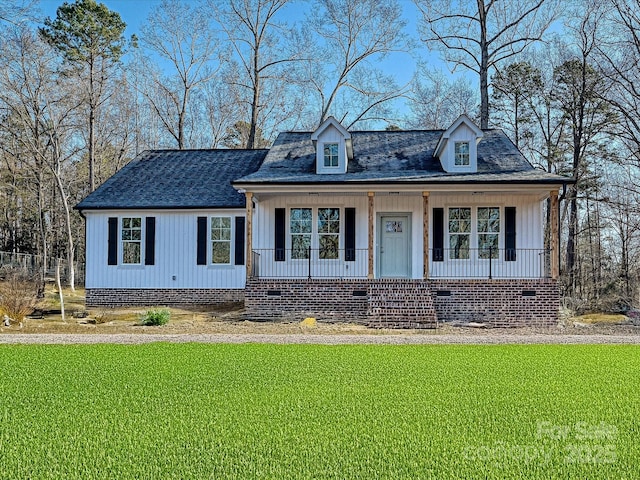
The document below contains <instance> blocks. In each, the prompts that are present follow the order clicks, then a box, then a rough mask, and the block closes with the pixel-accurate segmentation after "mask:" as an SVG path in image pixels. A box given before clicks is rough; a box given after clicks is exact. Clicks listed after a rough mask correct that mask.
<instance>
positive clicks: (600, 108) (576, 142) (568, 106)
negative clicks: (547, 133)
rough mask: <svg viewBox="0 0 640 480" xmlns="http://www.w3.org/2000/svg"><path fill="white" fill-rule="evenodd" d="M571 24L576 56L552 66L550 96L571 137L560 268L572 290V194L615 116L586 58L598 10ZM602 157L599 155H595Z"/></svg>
mask: <svg viewBox="0 0 640 480" xmlns="http://www.w3.org/2000/svg"><path fill="white" fill-rule="evenodd" d="M582 14H583V16H582V18H581V20H580V22H579V24H578V25H577V26H576V27H575V28H574V29H573V30H574V33H575V35H576V38H577V45H576V48H577V55H576V56H575V57H574V58H573V59H571V60H567V61H565V62H564V63H563V64H562V65H560V66H558V67H556V69H555V70H554V78H555V83H556V88H555V90H554V92H553V100H554V102H555V105H556V108H558V109H559V110H560V111H561V112H562V113H563V115H564V116H565V118H566V120H567V128H568V133H569V134H570V136H571V141H570V144H569V151H570V155H571V158H570V160H569V166H568V171H569V172H570V173H571V175H572V176H573V178H574V179H575V180H576V183H575V184H574V185H571V186H570V187H569V190H568V193H567V199H568V201H569V219H568V230H567V249H566V269H567V274H568V283H569V287H570V288H571V289H572V291H575V289H576V281H577V279H578V278H577V271H576V265H577V263H576V239H577V234H578V227H579V224H578V220H579V211H578V198H579V196H580V194H581V192H584V191H585V189H587V188H589V187H590V182H592V181H594V180H596V179H595V177H594V176H593V174H592V171H591V170H590V169H589V161H590V160H591V159H592V158H594V157H595V158H598V159H602V157H603V155H604V153H605V152H604V148H605V144H604V143H602V140H603V135H604V134H606V133H607V131H609V130H610V129H611V126H612V125H613V124H615V123H616V122H617V115H616V114H615V112H614V111H613V110H612V108H611V105H610V103H609V102H608V100H607V99H606V96H607V89H608V88H609V85H608V84H607V83H606V82H605V81H604V77H603V75H602V74H601V73H600V72H599V71H598V70H597V69H596V68H595V67H594V66H593V65H592V63H591V61H592V58H593V53H594V51H595V46H596V44H597V27H598V25H599V23H600V21H601V19H602V15H603V14H604V10H602V9H601V8H599V6H597V5H593V6H590V7H589V8H587V10H586V11H584V12H582ZM600 161H602V160H600Z"/></svg>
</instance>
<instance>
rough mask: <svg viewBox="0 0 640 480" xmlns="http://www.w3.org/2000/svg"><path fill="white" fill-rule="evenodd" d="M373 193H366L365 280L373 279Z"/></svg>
mask: <svg viewBox="0 0 640 480" xmlns="http://www.w3.org/2000/svg"><path fill="white" fill-rule="evenodd" d="M373 195H374V193H373V192H367V196H368V197H369V268H368V273H367V278H373Z"/></svg>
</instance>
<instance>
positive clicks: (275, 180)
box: [235, 129, 570, 184]
mask: <svg viewBox="0 0 640 480" xmlns="http://www.w3.org/2000/svg"><path fill="white" fill-rule="evenodd" d="M442 133H443V130H409V131H379V132H375V131H372V132H351V139H352V142H353V154H354V158H353V159H352V160H350V161H349V163H348V166H347V173H346V174H331V175H317V174H316V173H315V159H316V157H315V148H314V146H313V143H312V142H311V133H310V132H285V133H281V134H280V135H279V136H278V138H277V139H276V141H275V143H274V144H273V147H272V148H271V150H269V153H268V154H267V156H266V158H265V160H264V162H263V163H262V166H261V167H260V168H259V169H258V170H257V171H256V172H255V173H252V174H249V175H246V176H245V177H243V178H240V179H239V180H238V181H237V182H235V183H237V184H244V183H247V184H249V183H251V184H255V183H259V184H270V183H272V184H296V183H298V184H307V183H310V184H311V183H318V184H322V183H325V184H335V183H350V184H352V183H400V182H401V183H424V182H428V183H493V182H512V183H519V182H520V183H556V184H557V183H566V182H570V179H568V178H565V177H561V176H559V175H554V174H549V173H546V172H545V171H543V170H540V169H536V168H534V167H533V166H532V165H531V164H530V163H529V162H528V161H527V160H526V159H525V158H524V156H523V155H522V154H521V153H520V151H519V150H518V149H517V148H516V147H515V145H514V144H513V143H512V142H511V140H509V138H508V137H507V136H506V135H505V134H504V132H503V131H502V130H498V129H494V130H485V131H484V137H483V138H482V140H481V141H480V143H479V144H478V172H477V173H447V172H445V171H444V170H443V169H442V166H441V165H440V161H439V160H438V159H437V158H436V157H434V150H435V147H436V144H437V143H438V139H439V138H440V136H441V135H442Z"/></svg>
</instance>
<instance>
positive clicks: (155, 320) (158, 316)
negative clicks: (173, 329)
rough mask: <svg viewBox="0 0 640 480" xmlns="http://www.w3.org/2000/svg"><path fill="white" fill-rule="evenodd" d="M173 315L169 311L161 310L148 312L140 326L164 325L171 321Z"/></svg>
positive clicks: (141, 319) (141, 320) (142, 318)
mask: <svg viewBox="0 0 640 480" xmlns="http://www.w3.org/2000/svg"><path fill="white" fill-rule="evenodd" d="M169 317H171V313H170V312H169V310H167V309H164V308H163V309H160V310H147V312H145V314H144V315H143V316H142V317H141V318H140V325H145V326H155V325H164V324H165V323H167V322H168V321H169Z"/></svg>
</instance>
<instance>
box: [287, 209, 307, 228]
mask: <svg viewBox="0 0 640 480" xmlns="http://www.w3.org/2000/svg"><path fill="white" fill-rule="evenodd" d="M311 218H312V216H311V209H310V208H292V209H291V225H290V230H291V233H311V230H312V223H311Z"/></svg>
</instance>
